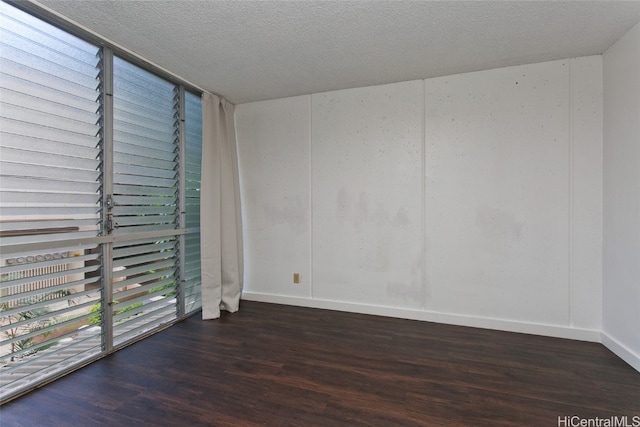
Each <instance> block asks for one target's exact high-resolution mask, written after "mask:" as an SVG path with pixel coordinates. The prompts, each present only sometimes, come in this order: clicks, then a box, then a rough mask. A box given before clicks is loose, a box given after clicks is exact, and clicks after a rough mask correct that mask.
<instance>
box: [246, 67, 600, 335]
mask: <svg viewBox="0 0 640 427" xmlns="http://www.w3.org/2000/svg"><path fill="white" fill-rule="evenodd" d="M236 127H237V136H238V144H239V154H240V173H241V187H242V191H243V200H242V201H243V220H244V225H245V256H246V261H245V265H246V281H245V289H244V298H246V299H255V300H263V301H272V302H282V303H289V304H299V305H306V306H314V307H325V308H333V309H339V310H351V311H357V312H365V313H373V314H383V315H391V316H398V317H406V318H413V319H422V320H434V321H441V322H449V323H455V324H462V325H473V326H481V327H489V328H498V329H506V330H514V331H523V332H531V333H540V334H546V335H555V336H566V337H572V338H578V339H589V340H599V337H600V335H599V330H600V329H601V284H602V253H601V250H602V57H601V56H593V57H585V58H576V59H570V60H566V61H553V62H547V63H541V64H533V65H525V66H519V67H509V68H502V69H496V70H489V71H482V72H476V73H468V74H461V75H455V76H449V77H442V78H436V79H428V80H424V81H423V80H419V81H411V82H402V83H396V84H391V85H385V86H376V87H367V88H359V89H350V90H342V91H336V92H329V93H320V94H313V95H309V96H301V97H295V98H288V99H280V100H274V101H263V102H257V103H250V104H243V105H238V106H237V108H236ZM294 272H299V273H301V274H302V278H303V280H302V283H301V284H299V285H296V284H293V283H292V274H293V273H294Z"/></svg>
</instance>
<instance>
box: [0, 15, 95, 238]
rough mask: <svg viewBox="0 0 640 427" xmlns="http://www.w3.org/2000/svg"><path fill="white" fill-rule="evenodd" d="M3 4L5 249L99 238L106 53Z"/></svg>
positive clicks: (1, 224) (0, 120) (0, 209)
mask: <svg viewBox="0 0 640 427" xmlns="http://www.w3.org/2000/svg"><path fill="white" fill-rule="evenodd" d="M9 8H10V6H8V5H6V4H4V3H1V4H0V19H1V22H0V47H1V50H2V55H0V137H1V138H2V144H1V146H0V178H1V186H0V213H1V218H2V219H1V221H0V238H2V239H3V245H16V244H24V243H33V242H43V241H47V242H48V241H54V240H67V239H70V238H77V237H91V236H96V235H97V234H98V231H99V205H98V202H99V193H98V191H99V187H100V177H101V171H100V167H99V160H98V157H99V154H100V147H99V144H98V143H99V138H98V137H97V134H98V132H99V125H98V124H97V115H96V110H97V108H98V104H97V103H96V98H97V92H96V89H97V86H98V81H97V80H96V77H97V75H98V70H97V68H96V67H97V65H98V58H97V53H98V48H97V47H96V46H92V45H90V44H88V43H85V42H83V41H82V40H80V39H77V38H75V37H73V36H70V35H69V34H67V33H65V32H63V31H60V30H57V29H56V28H54V27H51V26H43V24H42V23H41V22H40V21H38V20H36V19H35V18H32V17H30V16H29V15H27V14H21V15H18V17H19V19H18V17H16V16H15V13H13V12H12V11H11V10H10V9H9Z"/></svg>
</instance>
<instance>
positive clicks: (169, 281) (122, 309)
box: [112, 237, 177, 345]
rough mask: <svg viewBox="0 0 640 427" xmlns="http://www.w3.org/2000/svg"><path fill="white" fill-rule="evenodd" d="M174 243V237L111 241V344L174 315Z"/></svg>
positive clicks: (175, 252)
mask: <svg viewBox="0 0 640 427" xmlns="http://www.w3.org/2000/svg"><path fill="white" fill-rule="evenodd" d="M176 247H177V239H176V238H175V237H170V238H164V239H162V238H153V239H146V240H136V241H128V242H121V243H116V244H114V248H113V273H112V274H113V306H112V309H113V324H114V326H113V334H114V344H116V345H117V344H120V343H122V342H124V341H127V340H129V339H131V338H133V337H135V336H137V335H140V334H143V333H145V332H147V331H148V330H150V329H153V328H155V327H157V326H160V325H162V324H164V323H167V322H169V321H171V320H173V319H175V318H176V316H177V303H176V289H177V266H176V263H177V249H176Z"/></svg>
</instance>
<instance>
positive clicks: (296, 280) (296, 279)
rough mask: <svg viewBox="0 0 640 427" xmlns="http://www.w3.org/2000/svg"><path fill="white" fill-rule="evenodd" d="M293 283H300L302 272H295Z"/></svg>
mask: <svg viewBox="0 0 640 427" xmlns="http://www.w3.org/2000/svg"><path fill="white" fill-rule="evenodd" d="M293 283H295V284H296V285H298V284H300V273H293Z"/></svg>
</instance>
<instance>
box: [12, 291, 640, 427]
mask: <svg viewBox="0 0 640 427" xmlns="http://www.w3.org/2000/svg"><path fill="white" fill-rule="evenodd" d="M0 411H1V412H0V425H1V426H2V427H9V426H28V427H33V426H55V427H61V426H83V427H84V426H305V427H309V426H352V425H369V426H401V425H410V426H432V425H433V426H516V425H519V426H558V425H559V423H558V417H565V416H579V417H581V418H594V417H600V418H604V417H611V416H624V415H627V416H628V417H629V418H628V420H629V422H631V421H632V420H633V418H632V417H633V416H634V415H640V373H638V372H637V371H635V370H634V369H632V368H631V367H630V366H629V365H627V364H625V363H624V362H623V361H622V360H620V359H618V358H617V357H616V356H615V355H614V354H612V353H611V352H610V351H609V350H607V349H606V348H605V347H603V346H602V345H600V344H596V343H586V342H578V341H570V340H563V339H556V338H547V337H539V336H532V335H523V334H515V333H509V332H497V331H490V330H483V329H474V328H464V327H456V326H449V325H441V324H434V323H427V322H417V321H410V320H401V319H392V318H383V317H375V316H366V315H358V314H352V313H341V312H333V311H327V310H317V309H308V308H299V307H288V306H282V305H274V304H265V303H256V302H246V301H243V303H242V306H241V311H240V312H238V313H236V314H231V315H230V314H225V315H223V317H222V318H221V319H220V320H217V321H204V322H203V321H201V320H200V317H199V315H196V316H194V317H191V318H190V319H188V320H186V321H184V322H181V323H179V324H177V325H175V326H173V327H171V328H169V329H167V330H165V331H163V332H161V333H159V334H156V335H154V336H152V337H150V338H148V339H146V340H144V341H142V342H139V343H137V344H134V345H132V346H130V347H128V348H126V349H124V350H121V351H119V352H117V353H115V354H113V355H111V356H109V357H106V358H104V359H102V360H100V361H98V362H96V363H93V364H91V365H89V366H87V367H85V368H83V369H81V370H79V371H77V372H75V373H73V374H71V375H69V376H67V377H64V378H62V379H60V380H58V381H56V382H54V383H52V384H49V385H48V386H46V387H43V388H41V389H39V390H36V391H34V392H32V393H30V394H28V395H26V396H23V397H21V398H19V399H16V400H14V401H12V402H9V403H8V404H6V405H5V406H3V407H2V408H1V409H0ZM560 425H568V424H560Z"/></svg>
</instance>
